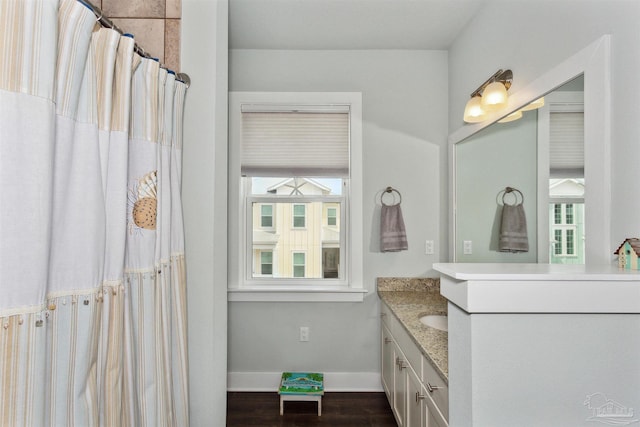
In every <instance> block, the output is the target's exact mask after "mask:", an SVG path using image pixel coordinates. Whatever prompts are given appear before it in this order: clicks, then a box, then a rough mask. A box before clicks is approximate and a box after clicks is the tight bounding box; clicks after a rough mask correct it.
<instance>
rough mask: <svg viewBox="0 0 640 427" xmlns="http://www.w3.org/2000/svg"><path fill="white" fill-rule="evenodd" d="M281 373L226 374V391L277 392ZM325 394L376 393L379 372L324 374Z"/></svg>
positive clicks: (379, 386) (379, 378) (379, 388)
mask: <svg viewBox="0 0 640 427" xmlns="http://www.w3.org/2000/svg"><path fill="white" fill-rule="evenodd" d="M281 377H282V372H228V373H227V391H274V392H275V391H277V390H278V384H279V383H280V378H281ZM324 390H325V391H327V392H352V391H353V392H358V391H360V392H365V391H366V392H377V391H384V390H383V389H382V379H381V377H380V373H379V372H325V373H324Z"/></svg>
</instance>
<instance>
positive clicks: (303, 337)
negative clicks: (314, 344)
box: [300, 326, 309, 342]
mask: <svg viewBox="0 0 640 427" xmlns="http://www.w3.org/2000/svg"><path fill="white" fill-rule="evenodd" d="M300 341H302V342H307V341H309V327H308V326H300Z"/></svg>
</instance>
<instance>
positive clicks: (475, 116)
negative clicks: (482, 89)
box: [464, 95, 487, 123]
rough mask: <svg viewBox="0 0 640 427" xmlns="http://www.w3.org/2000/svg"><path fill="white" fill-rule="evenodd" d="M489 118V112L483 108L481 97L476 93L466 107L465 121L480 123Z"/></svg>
mask: <svg viewBox="0 0 640 427" xmlns="http://www.w3.org/2000/svg"><path fill="white" fill-rule="evenodd" d="M486 118H487V113H486V112H485V111H484V109H483V108H482V103H481V97H480V95H476V96H474V97H473V98H471V99H470V100H469V102H467V106H466V107H465V109H464V121H465V122H467V123H480V122H483V121H484V120H485V119H486Z"/></svg>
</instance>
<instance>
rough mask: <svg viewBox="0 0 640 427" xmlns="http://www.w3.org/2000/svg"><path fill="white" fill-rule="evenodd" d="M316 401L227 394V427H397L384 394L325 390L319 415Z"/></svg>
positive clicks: (261, 395) (257, 394)
mask: <svg viewBox="0 0 640 427" xmlns="http://www.w3.org/2000/svg"><path fill="white" fill-rule="evenodd" d="M317 408H318V406H317V403H316V402H284V415H282V416H281V415H280V397H279V395H278V393H275V392H272V393H241V392H229V393H227V426H229V427H231V426H261V427H283V426H288V427H294V426H295V427H307V426H332V427H361V426H362V427H365V426H376V427H397V424H396V421H395V419H394V418H393V414H392V413H391V408H390V407H389V403H388V402H387V397H386V395H385V394H384V393H325V395H324V397H323V398H322V416H320V417H319V416H318V409H317Z"/></svg>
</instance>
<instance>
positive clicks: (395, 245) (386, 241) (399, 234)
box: [380, 203, 409, 252]
mask: <svg viewBox="0 0 640 427" xmlns="http://www.w3.org/2000/svg"><path fill="white" fill-rule="evenodd" d="M408 247H409V245H408V243H407V232H406V230H405V228H404V220H403V219H402V210H400V203H398V204H396V205H391V206H388V205H385V204H383V205H382V212H381V213H380V251H381V252H397V251H402V250H406V249H408Z"/></svg>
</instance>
